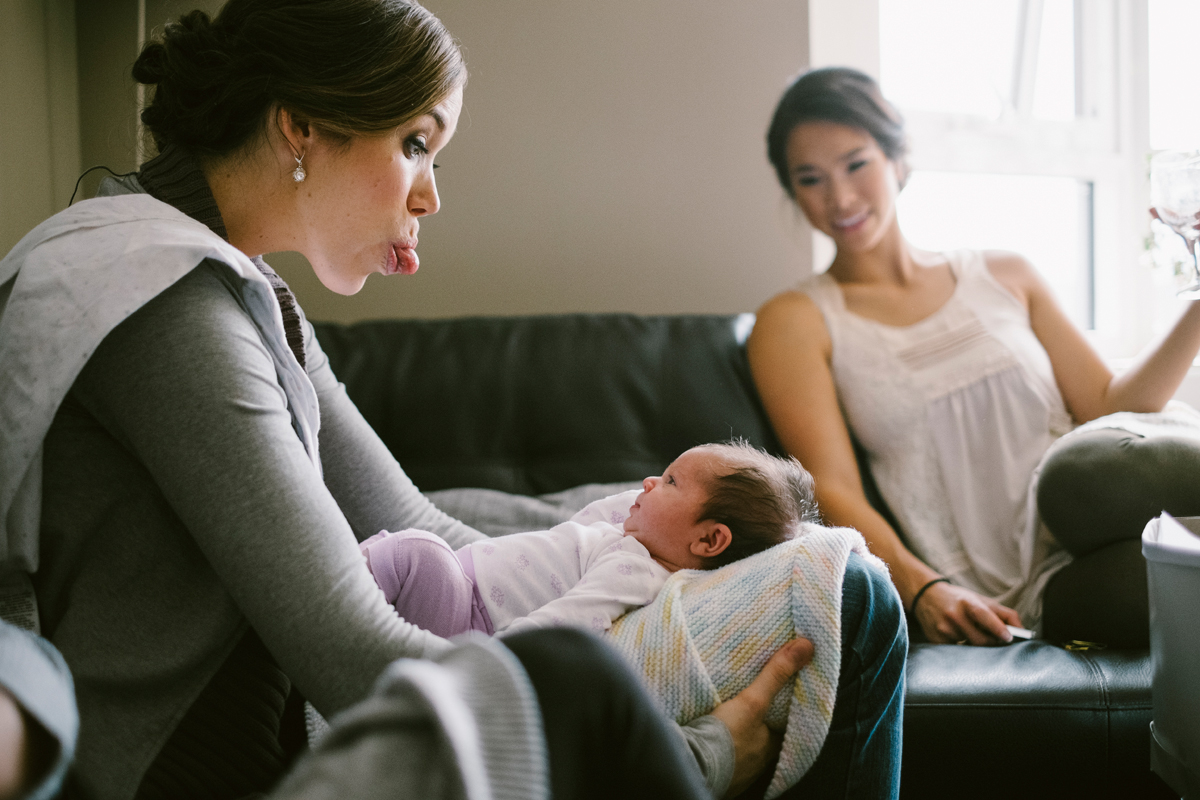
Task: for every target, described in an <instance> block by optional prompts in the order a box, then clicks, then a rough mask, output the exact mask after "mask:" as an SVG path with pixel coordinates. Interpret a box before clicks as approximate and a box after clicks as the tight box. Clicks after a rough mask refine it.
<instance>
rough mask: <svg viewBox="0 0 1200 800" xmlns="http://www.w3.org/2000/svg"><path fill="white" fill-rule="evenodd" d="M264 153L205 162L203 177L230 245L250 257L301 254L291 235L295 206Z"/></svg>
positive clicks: (274, 167) (273, 165) (274, 166)
mask: <svg viewBox="0 0 1200 800" xmlns="http://www.w3.org/2000/svg"><path fill="white" fill-rule="evenodd" d="M263 155H264V154H263V153H262V152H261V151H259V152H257V153H252V154H248V155H240V154H235V155H233V156H229V157H226V158H223V159H218V160H213V161H207V162H204V163H203V164H202V165H201V166H202V168H203V170H204V177H205V179H206V180H207V181H208V186H209V188H210V189H211V190H212V194H213V197H214V198H215V199H216V201H217V208H219V209H220V210H221V218H222V219H223V220H224V221H225V229H226V230H227V231H228V234H229V235H228V238H229V243H230V244H232V245H233V246H234V247H236V248H237V249H239V250H241V251H242V252H243V253H245V254H246V255H247V256H251V257H253V256H258V255H262V254H263V253H275V252H279V251H281V250H298V249H300V248H299V243H298V242H297V241H296V240H295V238H294V237H293V236H292V235H291V234H289V231H292V230H295V226H293V225H292V224H291V220H292V216H293V214H294V204H293V203H292V202H291V198H290V197H289V196H288V193H287V192H286V191H285V190H284V188H283V184H282V181H280V179H279V176H278V175H277V174H275V173H276V172H277V171H278V170H277V168H276V167H277V165H275V164H274V163H273V162H270V159H268V158H264V157H263Z"/></svg>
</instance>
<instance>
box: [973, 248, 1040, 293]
mask: <svg viewBox="0 0 1200 800" xmlns="http://www.w3.org/2000/svg"><path fill="white" fill-rule="evenodd" d="M978 253H979V264H980V266H981V269H982V271H983V273H984V274H985V275H986V276H987V277H989V278H991V279H992V280H994V281H995V282H996V283H998V284H1000V286H1001V287H1002V288H1004V289H1005V290H1007V291H1008V293H1009V294H1011V295H1012V296H1013V297H1015V298H1016V299H1017V300H1018V301H1019V302H1020V303H1021V305H1023V306H1025V307H1028V306H1029V298H1030V297H1031V296H1032V295H1033V294H1034V293H1036V292H1037V291H1038V289H1039V288H1040V287H1041V286H1042V279H1041V276H1040V275H1039V274H1038V271H1037V269H1036V268H1035V267H1034V266H1033V263H1032V262H1031V261H1030V260H1029V259H1028V258H1026V257H1025V256H1023V255H1021V254H1020V253H1014V252H1012V251H1011V250H981V251H978Z"/></svg>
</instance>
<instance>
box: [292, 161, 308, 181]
mask: <svg viewBox="0 0 1200 800" xmlns="http://www.w3.org/2000/svg"><path fill="white" fill-rule="evenodd" d="M295 159H296V168H295V169H294V170H292V180H294V181H295V182H296V183H302V182H303V181H304V179H305V178H307V177H308V173H307V172H305V171H304V156H295Z"/></svg>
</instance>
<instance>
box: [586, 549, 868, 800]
mask: <svg viewBox="0 0 1200 800" xmlns="http://www.w3.org/2000/svg"><path fill="white" fill-rule="evenodd" d="M851 550H853V551H855V552H857V553H858V554H860V555H861V556H863V557H865V558H867V559H868V560H870V561H871V562H872V563H875V564H877V565H879V566H881V567H882V562H880V561H879V560H878V559H876V558H875V557H874V556H872V555H870V554H869V553H868V551H867V547H866V544H865V543H864V542H863V538H862V536H861V535H860V534H859V533H858V532H857V531H854V530H851V529H849V528H825V527H822V526H819V525H806V526H805V528H804V531H803V532H802V534H801V535H800V536H799V537H797V538H796V539H793V540H791V541H789V542H785V543H784V544H781V545H777V546H775V547H773V548H771V549H770V550H767V551H765V552H763V553H759V554H758V555H755V556H751V557H750V558H746V559H743V560H741V561H738V562H736V563H734V564H730V565H728V566H725V567H722V568H720V569H717V570H712V571H703V570H681V571H679V572H676V573H675V574H673V575H672V576H671V577H670V578H668V579H667V582H666V584H665V585H664V586H663V588H662V591H660V592H659V594H658V598H657V599H656V600H655V601H654V602H653V603H651V604H650V605H648V606H645V607H643V608H640V609H638V610H636V611H632V612H630V613H629V614H626V615H625V616H623V617H621V618H620V619H618V620H616V622H614V623H613V626H612V629H611V630H610V631H609V639H610V642H611V643H612V644H613V645H615V646H616V648H617V649H618V650H619V651H621V652H622V653H623V654H624V655H625V657H626V658H627V659H628V660H629V662H630V663H631V664H632V665H633V666H634V668H635V670H637V671H638V672H640V673H641V674H642V676H643V677H644V679H645V683H646V686H647V687H648V688H649V690H650V693H651V694H652V695H653V696H654V697H656V698H658V700H659V702H660V703H661V704H662V708H663V710H664V711H665V712H666V714H667V716H668V717H670V718H673V719H674V720H675V721H676V722H678V723H680V724H683V723H685V722H687V721H689V720H692V719H695V718H696V717H700V716H703V715H704V714H707V713H709V712H710V711H712V710H713V709H714V708H715V707H716V706H717V705H718V704H719V703H721V702H722V701H724V700H727V699H729V698H731V697H733V696H734V695H735V694H737V693H738V692H740V691H741V690H742V689H744V688H746V687H747V686H748V685H749V684H750V682H751V681H752V680H754V678H755V677H757V676H758V673H759V671H760V670H761V669H762V668H763V666H764V665H765V664H766V662H767V660H768V659H769V658H770V657H771V655H772V654H774V653H775V651H776V650H778V649H779V648H780V647H781V646H782V645H783V644H785V643H786V642H788V641H790V640H791V639H793V638H795V637H796V636H797V635H799V636H804V637H805V638H807V639H809V640H811V641H812V643H813V645H814V647H815V653H814V655H813V660H812V663H810V664H809V665H808V666H806V667H805V668H804V669H802V670H800V672H799V674H798V675H797V677H796V680H795V682H794V684H793V685H792V687H791V690H790V691H788V690H786V689H785V690H784V691H782V692H780V693H779V695H777V696H776V698H775V701H774V703H773V704H772V705H771V709H770V711H769V712H768V714H767V725H768V727H770V728H772V729H773V730H783V731H784V737H783V752H782V753H781V755H780V757H779V764H778V766H777V767H776V769H775V774H774V775H773V776H772V779H771V785H770V788H769V789H768V790H767V795H766V796H767V798H768V800H770V798H774V797H778V796H779V795H780V794H781V793H782V792H783V791H784V790H786V789H787V788H788V787H790V786H793V785H795V784H796V783H797V782H798V781H799V780H800V778H801V777H803V775H804V773H805V772H806V771H807V770H808V768H809V767H810V766H811V765H812V763H813V761H814V760H815V759H816V757H817V754H818V753H819V752H820V750H821V745H822V744H823V743H824V741H825V736H826V734H827V733H828V732H829V724H830V721H831V720H832V718H833V704H834V697H835V696H836V694H837V686H838V673H839V671H840V667H841V659H842V652H841V651H842V646H841V642H842V616H841V612H842V575H843V573H844V571H845V569H846V560H847V558H848V557H849V554H850V551H851ZM885 569H886V568H885Z"/></svg>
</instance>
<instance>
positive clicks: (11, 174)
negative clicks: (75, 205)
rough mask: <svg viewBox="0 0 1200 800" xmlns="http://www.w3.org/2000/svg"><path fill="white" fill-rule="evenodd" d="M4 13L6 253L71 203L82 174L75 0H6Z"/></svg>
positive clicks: (0, 160)
mask: <svg viewBox="0 0 1200 800" xmlns="http://www.w3.org/2000/svg"><path fill="white" fill-rule="evenodd" d="M0 8H2V9H3V16H2V17H0V154H3V156H2V157H0V255H3V254H4V253H7V252H8V250H9V249H10V248H11V247H12V246H13V245H14V244H16V243H17V241H18V240H20V238H21V237H22V236H24V235H25V233H26V232H27V231H28V230H29V229H30V228H32V227H33V226H35V225H37V224H38V223H39V222H41V221H42V220H43V219H45V218H46V217H48V216H50V215H51V214H53V213H54V212H55V211H57V210H58V209H60V208H63V207H64V206H66V204H67V200H68V199H69V198H70V196H71V188H72V187H73V186H74V184H75V178H76V177H77V176H78V173H79V119H78V115H79V112H78V106H77V98H78V91H77V89H76V66H75V64H76V59H75V15H74V4H73V3H72V2H71V0H6V2H5V3H4V4H3V6H0Z"/></svg>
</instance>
